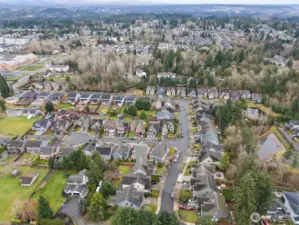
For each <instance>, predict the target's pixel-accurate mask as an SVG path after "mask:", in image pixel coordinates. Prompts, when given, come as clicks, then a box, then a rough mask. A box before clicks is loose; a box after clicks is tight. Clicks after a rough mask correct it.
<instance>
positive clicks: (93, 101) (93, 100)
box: [89, 94, 102, 105]
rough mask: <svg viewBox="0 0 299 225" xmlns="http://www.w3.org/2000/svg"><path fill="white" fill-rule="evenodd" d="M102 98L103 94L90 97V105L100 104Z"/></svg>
mask: <svg viewBox="0 0 299 225" xmlns="http://www.w3.org/2000/svg"><path fill="white" fill-rule="evenodd" d="M101 96H102V95H101V94H93V95H92V96H90V99H89V103H90V104H91V105H97V104H99V102H100V101H101Z"/></svg>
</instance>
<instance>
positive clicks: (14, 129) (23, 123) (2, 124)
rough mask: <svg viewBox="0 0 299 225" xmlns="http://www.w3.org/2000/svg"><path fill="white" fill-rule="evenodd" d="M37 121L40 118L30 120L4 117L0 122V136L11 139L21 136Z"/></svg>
mask: <svg viewBox="0 0 299 225" xmlns="http://www.w3.org/2000/svg"><path fill="white" fill-rule="evenodd" d="M39 119H40V117H35V118H33V119H30V120H28V119H27V118H26V117H6V118H5V119H3V120H0V134H3V135H5V136H11V137H14V136H22V135H24V134H25V133H26V132H27V131H28V130H30V128H31V127H32V124H33V123H34V122H36V121H38V120H39Z"/></svg>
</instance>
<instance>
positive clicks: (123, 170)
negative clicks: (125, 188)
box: [117, 165, 132, 176]
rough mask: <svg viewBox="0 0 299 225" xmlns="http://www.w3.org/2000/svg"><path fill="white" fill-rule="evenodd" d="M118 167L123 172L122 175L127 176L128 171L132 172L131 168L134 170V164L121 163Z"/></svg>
mask: <svg viewBox="0 0 299 225" xmlns="http://www.w3.org/2000/svg"><path fill="white" fill-rule="evenodd" d="M117 169H118V170H119V171H121V172H122V176H125V175H127V174H128V173H130V172H131V170H132V166H128V165H119V166H118V167H117Z"/></svg>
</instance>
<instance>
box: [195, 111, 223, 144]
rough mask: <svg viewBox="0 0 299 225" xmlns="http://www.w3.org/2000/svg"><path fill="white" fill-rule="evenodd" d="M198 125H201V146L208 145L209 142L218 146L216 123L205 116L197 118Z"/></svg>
mask: <svg viewBox="0 0 299 225" xmlns="http://www.w3.org/2000/svg"><path fill="white" fill-rule="evenodd" d="M196 120H197V123H198V125H199V136H200V143H201V144H208V143H209V142H211V143H213V144H216V145H218V144H219V140H218V132H217V129H216V127H215V123H214V121H213V120H212V119H211V118H210V117H209V116H207V115H206V114H203V116H202V117H198V116H196Z"/></svg>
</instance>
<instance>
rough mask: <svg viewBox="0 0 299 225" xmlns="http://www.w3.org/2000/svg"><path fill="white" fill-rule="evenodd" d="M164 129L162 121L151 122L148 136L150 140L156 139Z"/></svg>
mask: <svg viewBox="0 0 299 225" xmlns="http://www.w3.org/2000/svg"><path fill="white" fill-rule="evenodd" d="M161 132H162V127H161V121H149V122H148V132H147V136H148V137H149V138H155V137H156V135H157V134H161Z"/></svg>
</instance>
